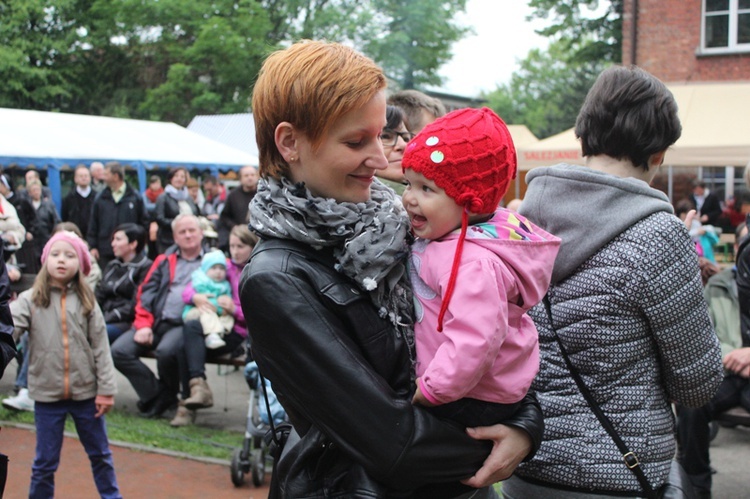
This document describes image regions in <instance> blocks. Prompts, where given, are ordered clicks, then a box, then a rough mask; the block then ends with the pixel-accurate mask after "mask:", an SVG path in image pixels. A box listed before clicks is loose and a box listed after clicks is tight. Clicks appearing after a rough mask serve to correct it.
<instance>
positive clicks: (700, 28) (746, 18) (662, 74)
mask: <svg viewBox="0 0 750 499" xmlns="http://www.w3.org/2000/svg"><path fill="white" fill-rule="evenodd" d="M623 7H624V9H623V19H622V20H623V23H622V62H623V64H635V65H637V66H640V67H642V68H643V69H645V70H646V71H648V72H650V73H652V74H654V75H655V76H657V77H658V78H659V79H661V80H662V81H664V82H665V83H667V85H669V86H670V88H671V89H672V90H673V92H675V91H679V90H680V87H681V86H685V85H687V86H694V85H706V84H708V85H709V87H707V88H703V89H702V92H703V95H702V97H701V99H702V100H703V102H702V103H701V104H706V103H708V102H712V101H714V100H715V101H717V103H720V104H721V106H718V105H717V106H715V108H716V110H717V111H720V110H719V108H721V110H723V112H729V113H732V114H734V113H737V112H740V111H739V108H745V107H747V106H746V105H744V103H738V104H741V105H739V106H736V107H735V106H732V105H731V103H727V102H726V97H727V95H726V94H727V93H728V87H727V85H729V84H737V83H741V84H747V83H750V0H624V2H623ZM747 91H748V95H747V97H746V98H747V99H748V101H750V86H748V87H747ZM743 93H744V91H741V92H740V94H739V95H742V94H743ZM722 95H723V97H722ZM733 95H735V96H737V95H738V94H737V92H734V93H733ZM741 99H742V100H745V98H744V97H741ZM683 104H684V103H683ZM733 107H734V113H733V112H732V110H731V109H732V108H733ZM689 111H690V110H689V109H681V115H683V114H685V113H689ZM706 116H707V117H710V118H709V119H712V120H713V119H715V120H716V123H715V126H714V129H715V130H716V131H717V133H720V132H721V131H720V128H721V126H722V122H725V121H728V120H722V118H721V116H726V115H722V114H721V112H716V113H710V112H709V113H708V114H706ZM723 125H724V126H727V123H726V122H725V123H723ZM685 132H686V131H685V130H683V135H685ZM720 135H721V133H720ZM717 142H718V141H717ZM745 147H746V146H745ZM709 164H710V163H709ZM725 165H726V166H725V167H722V166H719V165H718V164H715V165H714V167H708V166H707V165H706V167H699V168H698V169H697V170H696V169H695V167H693V168H679V167H677V168H675V169H674V171H673V170H672V169H670V173H674V178H671V175H670V178H669V179H667V178H666V176H665V175H660V177H662V178H658V179H656V181H655V183H654V184H655V186H658V187H659V188H662V189H664V190H665V191H669V194H670V195H672V196H673V199H676V200H679V199H680V198H682V197H685V196H687V195H688V194H689V193H690V180H691V179H692V178H695V177H699V178H702V179H703V180H705V181H706V182H707V183H709V184H710V186H711V188H712V189H715V190H716V191H717V193H721V195H723V196H724V197H726V198H730V197H731V196H732V194H733V192H734V191H735V190H736V189H737V188H743V187H744V182H743V181H742V172H743V168H742V166H744V165H741V164H738V163H737V162H736V161H735V162H731V163H730V162H728V163H726V164H725Z"/></svg>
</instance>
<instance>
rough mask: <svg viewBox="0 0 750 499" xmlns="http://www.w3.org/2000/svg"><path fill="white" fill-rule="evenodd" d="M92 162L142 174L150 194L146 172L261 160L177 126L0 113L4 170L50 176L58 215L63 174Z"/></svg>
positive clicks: (229, 165)
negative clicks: (38, 171) (29, 170)
mask: <svg viewBox="0 0 750 499" xmlns="http://www.w3.org/2000/svg"><path fill="white" fill-rule="evenodd" d="M93 161H101V162H103V163H106V162H107V161H119V162H120V163H122V164H123V165H125V166H130V167H132V168H135V169H136V170H137V172H138V182H139V186H138V187H139V189H140V190H141V192H143V191H144V190H145V189H146V177H147V173H146V172H147V171H148V170H152V169H155V168H168V167H172V166H184V167H186V168H189V169H193V168H195V169H201V170H208V171H210V172H211V173H212V174H214V175H218V173H219V171H229V170H238V169H240V168H241V167H242V166H245V165H252V166H256V167H257V166H258V158H257V156H255V155H252V154H248V153H247V152H245V151H241V150H239V149H236V148H233V147H229V146H226V145H224V144H221V143H219V142H216V141H214V140H212V139H209V138H207V137H204V136H203V135H200V134H197V133H194V132H192V131H190V130H187V129H186V128H184V127H181V126H179V125H177V124H175V123H165V122H158V121H143V120H131V119H123V118H109V117H103V116H87V115H79V114H65V113H50V112H44V111H29V110H21V109H5V108H0V165H2V166H11V165H16V166H19V167H22V168H27V167H30V166H34V167H36V168H38V169H46V170H47V171H48V175H47V177H48V183H49V188H50V190H51V191H52V196H53V199H54V201H55V204H57V206H58V209H59V208H60V203H61V202H62V195H61V185H60V170H61V169H62V168H63V167H65V166H70V167H75V166H76V165H78V164H80V163H83V164H86V165H89V164H91V162H93Z"/></svg>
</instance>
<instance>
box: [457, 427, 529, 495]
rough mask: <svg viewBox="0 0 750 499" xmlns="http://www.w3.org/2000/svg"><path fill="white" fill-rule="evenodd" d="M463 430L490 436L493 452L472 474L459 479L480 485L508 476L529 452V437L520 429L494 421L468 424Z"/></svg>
mask: <svg viewBox="0 0 750 499" xmlns="http://www.w3.org/2000/svg"><path fill="white" fill-rule="evenodd" d="M466 433H468V434H469V436H470V437H471V438H474V439H476V440H492V452H490V455H489V456H487V459H485V460H484V464H483V465H482V467H481V468H480V469H479V471H477V472H476V473H475V474H474V476H473V477H471V478H468V479H466V480H462V481H461V483H463V484H464V485H468V486H470V487H475V488H481V487H487V486H489V485H492V484H493V483H497V482H499V481H500V480H505V479H506V478H509V477H510V476H511V475H512V474H513V472H514V471H515V469H516V466H518V465H519V464H520V463H521V461H523V460H524V458H525V457H526V456H528V455H529V452H531V437H530V436H529V435H528V434H527V433H526V432H525V431H523V430H521V429H518V428H514V427H512V426H506V425H502V424H497V425H494V426H483V427H479V428H467V429H466Z"/></svg>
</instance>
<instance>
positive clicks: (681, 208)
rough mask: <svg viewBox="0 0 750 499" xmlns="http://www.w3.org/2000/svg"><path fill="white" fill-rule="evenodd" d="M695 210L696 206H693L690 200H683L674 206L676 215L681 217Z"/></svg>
mask: <svg viewBox="0 0 750 499" xmlns="http://www.w3.org/2000/svg"><path fill="white" fill-rule="evenodd" d="M694 209H695V205H694V204H693V202H692V201H690V200H689V199H682V200H680V201H678V202H677V204H676V205H675V206H674V214H675V215H677V216H678V217H679V216H680V215H682V214H683V213H687V212H689V211H690V210H694Z"/></svg>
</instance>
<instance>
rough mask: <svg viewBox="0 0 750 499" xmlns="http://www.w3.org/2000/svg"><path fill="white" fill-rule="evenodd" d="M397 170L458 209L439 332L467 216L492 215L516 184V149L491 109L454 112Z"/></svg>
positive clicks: (426, 132) (429, 129)
mask: <svg viewBox="0 0 750 499" xmlns="http://www.w3.org/2000/svg"><path fill="white" fill-rule="evenodd" d="M401 165H402V166H403V169H404V170H406V169H412V170H414V171H415V172H417V173H421V174H422V175H424V176H425V177H426V178H428V179H430V180H432V181H433V182H435V184H436V185H437V186H438V187H440V188H441V189H443V190H444V191H445V193H446V194H447V195H448V196H450V197H451V198H453V200H454V201H456V204H458V205H459V206H461V207H463V208H464V212H463V216H462V217H461V235H460V237H459V240H458V245H457V246H456V254H455V256H454V258H453V268H452V269H451V276H450V280H449V281H448V288H447V289H446V291H445V294H444V296H443V303H442V305H441V306H440V315H439V316H438V331H442V330H443V316H444V315H445V312H446V310H447V309H448V303H449V302H450V298H451V295H452V294H453V288H454V287H455V284H456V278H457V276H458V267H459V265H460V263H461V253H462V252H463V244H464V240H465V239H466V231H467V227H468V225H469V212H471V213H474V214H485V213H493V212H494V211H495V210H496V209H497V206H498V204H499V203H500V200H501V199H502V197H503V196H504V195H505V193H506V191H507V190H508V186H509V185H510V181H511V180H512V179H514V178H516V170H517V160H516V148H515V146H514V145H513V139H512V137H511V135H510V131H509V130H508V127H507V126H506V125H505V123H504V122H503V120H501V119H500V117H499V116H498V115H496V114H495V113H494V112H493V111H492V110H491V109H489V108H486V107H484V108H482V109H471V108H466V109H459V110H457V111H453V112H451V113H448V114H446V115H445V116H443V117H442V118H438V119H437V120H436V121H434V122H432V123H430V124H429V125H427V126H426V127H424V128H423V129H422V131H421V132H419V134H418V135H417V136H416V137H414V139H412V140H411V141H410V142H409V145H407V146H406V151H405V152H404V157H403V159H402V160H401Z"/></svg>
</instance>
